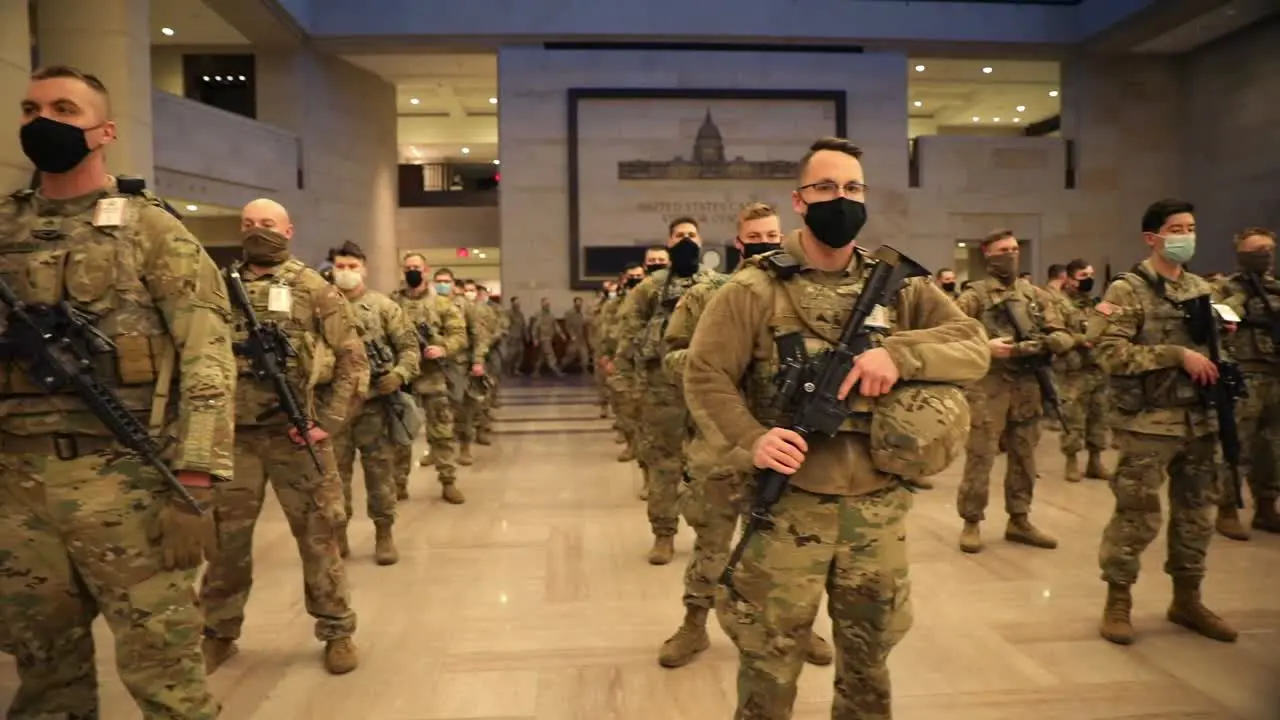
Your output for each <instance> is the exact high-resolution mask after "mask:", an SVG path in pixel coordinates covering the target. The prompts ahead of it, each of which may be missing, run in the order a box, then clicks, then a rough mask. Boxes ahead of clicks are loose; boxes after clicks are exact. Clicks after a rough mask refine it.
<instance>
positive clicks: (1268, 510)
mask: <svg viewBox="0 0 1280 720" xmlns="http://www.w3.org/2000/svg"><path fill="white" fill-rule="evenodd" d="M1254 502H1255V503H1257V505H1258V508H1257V509H1256V510H1254V512H1253V523H1252V524H1253V529H1254V530H1261V531H1263V532H1269V533H1280V513H1277V512H1276V501H1275V500H1271V499H1269V498H1268V499H1266V500H1259V499H1257V498H1254Z"/></svg>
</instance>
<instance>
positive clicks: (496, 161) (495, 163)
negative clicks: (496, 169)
mask: <svg viewBox="0 0 1280 720" xmlns="http://www.w3.org/2000/svg"><path fill="white" fill-rule="evenodd" d="M493 164H494V165H501V164H502V162H501V161H499V160H494V161H493Z"/></svg>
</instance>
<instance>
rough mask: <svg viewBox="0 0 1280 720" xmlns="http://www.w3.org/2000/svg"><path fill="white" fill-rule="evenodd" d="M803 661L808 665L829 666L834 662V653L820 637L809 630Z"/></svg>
mask: <svg viewBox="0 0 1280 720" xmlns="http://www.w3.org/2000/svg"><path fill="white" fill-rule="evenodd" d="M804 660H805V662H807V663H809V664H810V665H830V664H831V663H832V661H834V660H835V653H834V652H832V650H831V645H830V644H829V643H828V642H827V641H826V640H823V639H822V636H821V635H819V634H818V633H816V632H813V631H812V630H810V631H809V642H808V643H807V644H806V646H805V649H804Z"/></svg>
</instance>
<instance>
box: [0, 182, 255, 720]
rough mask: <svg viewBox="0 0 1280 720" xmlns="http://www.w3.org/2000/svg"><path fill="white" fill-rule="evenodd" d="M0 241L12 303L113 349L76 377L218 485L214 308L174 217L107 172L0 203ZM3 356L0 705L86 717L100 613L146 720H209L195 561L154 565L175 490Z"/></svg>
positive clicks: (215, 289)
mask: <svg viewBox="0 0 1280 720" xmlns="http://www.w3.org/2000/svg"><path fill="white" fill-rule="evenodd" d="M100 200H101V201H105V202H112V203H124V213H123V221H122V224H120V225H113V226H103V227H95V226H94V224H93V218H94V215H95V209H96V208H97V205H98V202H99V201H100ZM0 245H2V246H3V250H4V251H3V252H0V274H2V275H3V276H4V279H5V281H6V282H7V283H8V284H9V285H10V287H11V288H12V289H13V291H14V292H15V293H16V294H17V295H18V297H19V298H21V299H22V300H23V301H25V302H26V303H29V304H30V307H29V308H28V310H29V311H32V312H35V311H37V310H38V309H39V308H40V307H42V306H49V305H57V304H58V303H61V302H67V303H70V306H71V307H72V308H73V309H75V310H80V311H84V312H85V313H88V314H89V316H90V318H91V322H92V323H93V325H94V326H96V327H97V329H98V330H100V331H101V332H102V333H103V334H104V335H105V336H106V337H108V338H110V340H111V341H112V342H113V343H114V344H115V349H116V352H115V354H114V355H108V356H105V357H104V356H100V357H102V359H103V361H102V362H101V363H100V364H98V365H97V366H96V368H95V369H94V372H95V374H97V375H98V377H99V378H101V379H103V381H104V382H106V383H108V384H109V385H111V386H113V387H114V388H115V390H116V391H117V393H118V394H119V396H120V399H121V401H122V402H123V404H124V405H125V406H126V407H127V409H128V410H130V411H132V412H133V413H134V414H135V415H136V416H137V417H139V418H140V419H141V420H142V421H143V422H144V423H147V422H148V413H150V422H149V426H150V429H151V431H152V433H153V434H154V435H156V436H159V437H161V438H171V439H172V440H173V443H172V445H171V446H170V448H169V452H168V453H167V460H168V462H169V465H170V467H171V468H172V469H173V470H174V471H175V472H178V471H195V472H204V473H209V474H210V475H211V476H213V478H214V481H215V482H219V481H226V480H230V479H231V477H232V472H233V463H232V456H231V452H230V450H231V447H232V440H233V437H234V429H233V419H232V413H233V409H234V408H233V405H232V398H233V397H234V393H235V373H236V370H235V358H234V357H232V354H231V328H230V324H229V322H230V319H231V311H230V308H229V307H228V302H227V293H226V287H225V285H224V284H223V282H222V278H221V277H220V276H219V275H218V270H217V268H216V267H215V266H214V264H213V261H212V260H210V259H209V256H208V255H207V254H206V253H205V252H204V250H203V249H201V247H200V243H199V242H198V241H197V240H196V239H195V238H193V237H192V236H191V234H190V233H189V232H188V231H187V230H186V228H184V227H183V226H182V224H181V223H180V222H179V221H177V220H176V219H174V218H173V217H171V216H170V215H169V214H168V213H166V212H165V210H164V209H163V207H162V205H161V204H160V202H159V201H157V200H156V199H155V198H154V197H153V196H151V195H150V194H147V193H145V192H143V193H139V194H133V195H121V194H119V192H118V191H117V185H116V182H115V181H114V180H111V181H110V182H109V184H108V186H107V188H106V189H105V190H103V191H99V192H95V193H92V194H88V195H85V196H82V197H78V198H72V199H69V200H50V199H47V198H44V197H42V196H41V195H39V194H38V193H36V192H31V191H23V192H18V193H15V194H14V195H12V196H9V197H5V198H2V199H0ZM6 313H7V309H6ZM5 324H6V326H8V323H7V322H6V323H5ZM4 363H5V368H4V372H3V373H0V378H3V380H2V381H0V382H2V384H0V650H3V651H4V652H7V653H10V654H12V655H13V656H14V658H15V659H16V661H17V666H18V677H19V679H20V682H21V684H20V685H19V687H18V691H17V695H16V697H15V698H14V700H13V703H12V705H11V706H10V707H9V710H8V716H9V717H11V718H64V717H66V718H96V717H98V716H99V706H98V697H97V695H98V693H97V690H98V680H97V670H96V667H95V665H94V642H93V634H92V628H91V624H92V622H93V620H94V618H95V617H97V615H98V614H99V613H101V614H102V616H103V617H104V619H105V620H106V623H107V626H108V627H109V628H110V630H111V633H112V635H113V636H114V638H115V647H116V652H115V656H116V662H117V665H118V667H119V673H120V680H121V681H122V682H123V683H124V686H125V687H126V688H127V689H128V691H129V694H130V695H131V696H132V697H133V699H134V701H135V702H136V703H137V704H138V706H139V708H141V710H142V712H143V716H144V717H145V718H147V720H159V719H160V718H185V719H187V720H210V719H212V718H214V717H216V716H217V715H218V712H219V706H218V703H217V701H216V700H214V698H213V696H212V695H211V694H210V693H209V691H208V688H207V687H206V684H205V672H204V663H203V662H202V660H201V657H200V628H201V624H202V623H201V620H200V611H199V610H198V609H197V607H196V604H195V597H194V592H193V585H194V583H195V578H196V573H197V570H198V566H197V565H194V564H193V565H191V566H190V567H185V568H180V569H166V567H167V566H172V565H174V564H175V563H173V562H166V559H165V556H164V555H165V554H164V550H165V549H166V545H165V540H166V538H165V537H163V536H162V535H158V534H157V531H160V530H161V529H162V528H163V527H164V525H162V524H161V522H160V520H161V519H162V518H164V517H165V514H166V513H171V512H173V510H172V509H168V508H167V506H169V505H170V504H171V503H173V502H175V500H174V499H173V498H172V497H171V494H170V493H169V492H168V491H167V490H165V489H164V486H163V481H162V480H161V478H160V477H159V475H158V474H157V473H155V472H154V471H153V470H151V469H150V468H148V467H147V466H146V465H144V464H143V463H140V462H139V461H138V460H137V459H136V458H134V457H132V456H131V454H130V453H129V452H128V451H127V450H125V449H123V448H122V447H121V446H119V445H118V444H117V443H116V442H115V441H114V440H113V439H112V437H111V436H110V433H109V432H108V431H107V429H106V427H105V426H104V425H103V424H102V422H101V421H99V420H98V419H97V418H96V417H94V416H93V415H92V413H90V412H89V410H88V408H87V407H86V406H85V405H84V404H83V403H82V402H81V401H80V400H79V399H78V398H76V397H75V396H73V395H71V394H69V393H61V392H59V393H55V394H48V393H46V392H44V391H43V390H40V389H38V388H37V387H36V386H35V385H34V384H33V383H32V382H31V381H30V380H28V378H27V375H26V372H27V371H26V369H25V365H26V363H25V362H23V360H22V358H21V357H13V356H10V358H9V359H7V360H5V361H4ZM193 494H196V495H197V497H198V498H200V499H205V498H207V496H208V494H209V493H208V492H207V491H204V492H199V493H195V491H193ZM206 501H207V500H206ZM206 512H207V510H206ZM181 564H183V565H185V564H186V563H181Z"/></svg>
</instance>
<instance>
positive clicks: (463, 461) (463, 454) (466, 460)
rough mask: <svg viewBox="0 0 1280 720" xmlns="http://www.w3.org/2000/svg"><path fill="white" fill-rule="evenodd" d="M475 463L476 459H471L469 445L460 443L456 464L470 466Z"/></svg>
mask: <svg viewBox="0 0 1280 720" xmlns="http://www.w3.org/2000/svg"><path fill="white" fill-rule="evenodd" d="M475 461H476V459H475V458H473V457H471V443H462V445H460V446H459V447H458V464H459V465H470V464H472V463H474V462H475Z"/></svg>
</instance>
